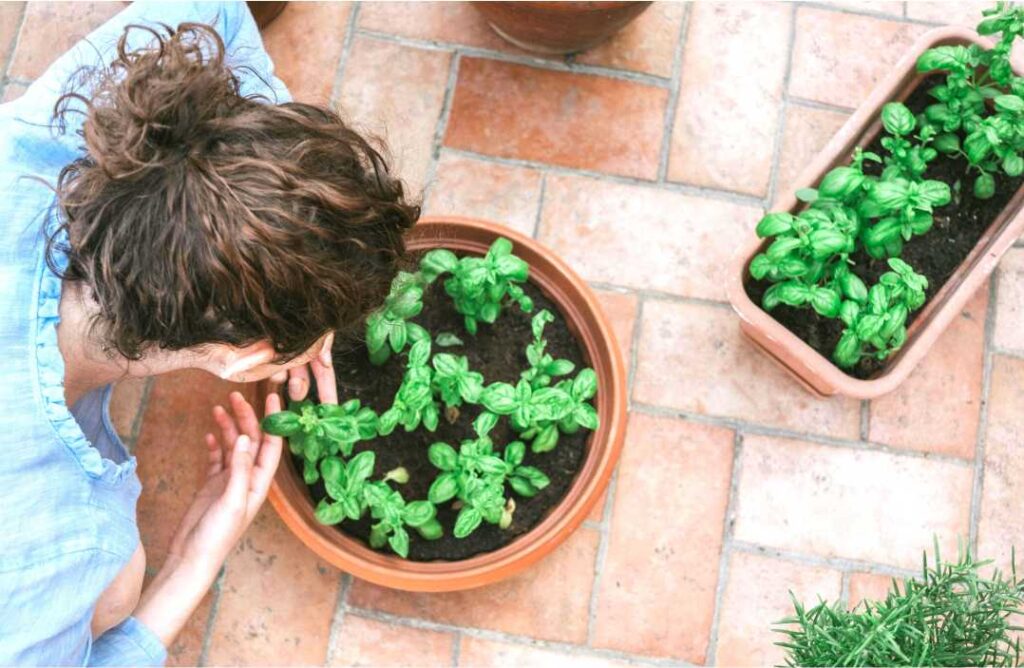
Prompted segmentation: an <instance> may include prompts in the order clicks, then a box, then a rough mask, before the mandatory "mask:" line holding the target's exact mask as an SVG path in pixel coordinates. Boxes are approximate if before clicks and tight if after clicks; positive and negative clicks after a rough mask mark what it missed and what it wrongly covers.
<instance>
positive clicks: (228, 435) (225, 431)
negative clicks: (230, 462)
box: [213, 406, 238, 448]
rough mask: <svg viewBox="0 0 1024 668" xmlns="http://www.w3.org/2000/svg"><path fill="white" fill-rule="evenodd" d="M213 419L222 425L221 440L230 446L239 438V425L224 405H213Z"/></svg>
mask: <svg viewBox="0 0 1024 668" xmlns="http://www.w3.org/2000/svg"><path fill="white" fill-rule="evenodd" d="M213 420H214V422H216V423H217V426H218V427H220V434H221V442H222V443H224V444H225V445H226V446H228V447H229V448H230V446H231V445H233V444H234V442H235V441H237V440H238V425H236V424H235V419H234V418H233V417H231V415H230V414H229V413H228V412H227V411H226V410H224V407H223V406H214V407H213Z"/></svg>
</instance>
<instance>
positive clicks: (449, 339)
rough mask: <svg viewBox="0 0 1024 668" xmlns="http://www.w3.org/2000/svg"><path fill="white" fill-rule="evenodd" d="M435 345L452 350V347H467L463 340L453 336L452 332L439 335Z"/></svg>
mask: <svg viewBox="0 0 1024 668" xmlns="http://www.w3.org/2000/svg"><path fill="white" fill-rule="evenodd" d="M434 343H436V344H437V345H438V346H440V347H441V348H450V347H451V346H461V345H465V344H464V343H463V341H462V339H460V338H459V337H458V336H456V335H455V334H452V333H451V332H441V333H440V334H438V335H437V338H435V339H434Z"/></svg>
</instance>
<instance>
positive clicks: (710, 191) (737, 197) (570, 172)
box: [445, 146, 764, 209]
mask: <svg viewBox="0 0 1024 668" xmlns="http://www.w3.org/2000/svg"><path fill="white" fill-rule="evenodd" d="M445 152H446V153H451V154H453V155H458V156H461V157H464V158H472V159H474V160H479V161H481V162H489V163H493V164H496V165H505V166H508V167H523V168H527V169H533V170H537V171H542V172H547V173H549V174H562V175H567V176H577V177H581V178H590V179H594V180H596V181H603V182H606V183H618V184H621V185H630V186H642V187H646V188H654V189H658V190H661V191H665V192H673V193H678V194H680V195H689V196H691V197H704V198H707V199H714V200H719V201H724V202H732V203H734V204H741V205H744V206H749V207H753V208H757V209H762V208H763V207H764V199H763V198H760V197H757V196H755V195H749V194H747V193H741V192H738V191H734V190H727V189H722V188H708V187H705V186H694V185H690V184H687V183H679V182H676V181H666V182H664V183H658V182H657V181H652V180H649V179H641V178H637V177H634V176H621V175H619V174H609V173H606V172H597V171H593V170H590V169H579V168H576V167H566V166H564V165H555V164H551V163H546V162H538V161H536V160H524V159H522V158H506V157H502V156H497V155H487V154H486V153H478V152H476V151H469V150H466V149H462V148H453V147H451V146H446V147H445Z"/></svg>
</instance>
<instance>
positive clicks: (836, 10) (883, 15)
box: [804, 2, 941, 26]
mask: <svg viewBox="0 0 1024 668" xmlns="http://www.w3.org/2000/svg"><path fill="white" fill-rule="evenodd" d="M804 4H805V5H806V6H807V7H811V8H812V9H817V10H820V11H825V12H832V13H833V14H846V15H848V16H863V17H867V18H871V19H887V20H889V21H894V22H896V23H906V24H911V25H925V26H936V25H941V24H938V23H935V22H933V21H924V20H922V19H914V18H910V17H908V16H906V5H904V8H903V12H902V13H901V14H889V13H888V12H876V11H871V10H870V9H853V8H851V7H837V6H835V5H829V4H826V3H823V2H806V3H804Z"/></svg>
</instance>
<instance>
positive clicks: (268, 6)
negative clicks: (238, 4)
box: [245, 0, 288, 30]
mask: <svg viewBox="0 0 1024 668" xmlns="http://www.w3.org/2000/svg"><path fill="white" fill-rule="evenodd" d="M245 4H247V5H249V11H250V12H252V17H253V18H254V19H256V25H258V26H259V27H260V30H262V29H263V28H266V27H267V26H268V25H270V23H271V21H273V20H274V19H276V18H277V17H278V16H279V15H280V14H281V12H283V11H284V7H285V5H287V4H288V3H287V2H276V1H272V0H249V2H246V3H245Z"/></svg>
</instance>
